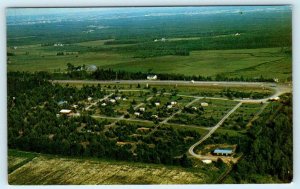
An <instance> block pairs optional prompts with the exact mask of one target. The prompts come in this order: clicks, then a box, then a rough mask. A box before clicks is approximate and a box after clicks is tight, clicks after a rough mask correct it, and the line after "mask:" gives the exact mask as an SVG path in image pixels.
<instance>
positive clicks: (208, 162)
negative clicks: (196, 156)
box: [202, 159, 212, 164]
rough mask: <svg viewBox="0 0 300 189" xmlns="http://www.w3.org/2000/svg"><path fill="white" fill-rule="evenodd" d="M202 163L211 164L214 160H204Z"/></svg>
mask: <svg viewBox="0 0 300 189" xmlns="http://www.w3.org/2000/svg"><path fill="white" fill-rule="evenodd" d="M202 162H203V163H205V164H211V163H212V160H210V159H204V160H202Z"/></svg>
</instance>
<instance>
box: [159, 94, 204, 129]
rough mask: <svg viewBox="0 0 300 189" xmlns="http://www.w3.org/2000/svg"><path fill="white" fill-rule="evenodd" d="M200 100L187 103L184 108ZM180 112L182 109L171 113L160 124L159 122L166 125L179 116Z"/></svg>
mask: <svg viewBox="0 0 300 189" xmlns="http://www.w3.org/2000/svg"><path fill="white" fill-rule="evenodd" d="M200 99H201V98H196V99H194V100H193V101H191V102H189V103H188V104H187V105H185V107H189V106H190V105H192V104H193V103H195V102H197V101H198V100H200ZM181 112H182V109H180V110H178V111H177V112H175V113H173V114H172V115H171V116H169V117H167V118H166V119H164V120H163V121H162V122H160V124H165V123H167V122H168V121H169V120H170V119H172V118H173V117H174V116H175V115H176V114H180V113H181Z"/></svg>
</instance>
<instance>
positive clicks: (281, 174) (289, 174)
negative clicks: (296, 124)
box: [231, 95, 293, 182]
mask: <svg viewBox="0 0 300 189" xmlns="http://www.w3.org/2000/svg"><path fill="white" fill-rule="evenodd" d="M272 103H273V102H272ZM292 110H293V108H292V97H291V95H288V96H286V97H285V98H284V99H283V100H282V101H281V102H280V105H279V106H278V107H276V109H274V108H272V109H269V112H267V113H265V114H263V115H262V117H261V118H259V119H258V120H257V121H255V122H254V123H253V128H252V129H251V130H249V132H248V135H249V138H250V141H249V148H245V149H242V151H243V153H244V158H243V159H242V160H241V161H240V162H239V163H238V164H236V165H235V166H234V169H233V171H232V173H231V176H232V177H233V178H234V179H235V180H236V181H237V182H241V181H244V182H259V181H257V180H256V177H255V175H257V174H259V175H271V176H272V177H275V178H276V179H279V180H281V181H282V182H291V181H292V179H293V118H292V115H293V113H292ZM260 182H261V181H260Z"/></svg>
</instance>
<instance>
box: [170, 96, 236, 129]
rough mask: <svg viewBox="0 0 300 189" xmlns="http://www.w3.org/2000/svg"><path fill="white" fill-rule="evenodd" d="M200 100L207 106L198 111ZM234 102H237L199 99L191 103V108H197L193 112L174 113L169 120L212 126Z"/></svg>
mask: <svg viewBox="0 0 300 189" xmlns="http://www.w3.org/2000/svg"><path fill="white" fill-rule="evenodd" d="M202 102H206V103H208V106H207V107H203V111H201V112H200V113H199V112H198V109H200V108H201V103H202ZM236 104H237V102H235V101H230V100H211V99H201V100H199V101H198V102H196V103H194V104H192V105H191V107H192V108H197V110H195V111H193V112H184V111H183V112H182V113H180V114H177V115H175V116H174V118H173V119H171V120H170V122H171V123H179V124H187V125H189V124H192V125H199V126H204V127H212V126H214V125H215V124H216V123H217V122H218V121H219V120H220V119H221V118H222V117H223V116H224V115H226V113H227V112H228V111H229V110H231V109H232V108H233V107H234V106H235V105H236Z"/></svg>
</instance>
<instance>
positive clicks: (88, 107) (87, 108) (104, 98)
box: [85, 93, 114, 110]
mask: <svg viewBox="0 0 300 189" xmlns="http://www.w3.org/2000/svg"><path fill="white" fill-rule="evenodd" d="M113 94H114V93H110V94H109V95H107V96H105V97H103V98H101V99H99V100H97V101H96V102H94V103H92V104H90V105H89V106H87V107H86V108H85V110H89V109H90V108H91V107H92V106H95V105H96V104H97V103H99V102H101V101H102V100H106V99H107V98H109V97H111V96H112V95H113Z"/></svg>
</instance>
